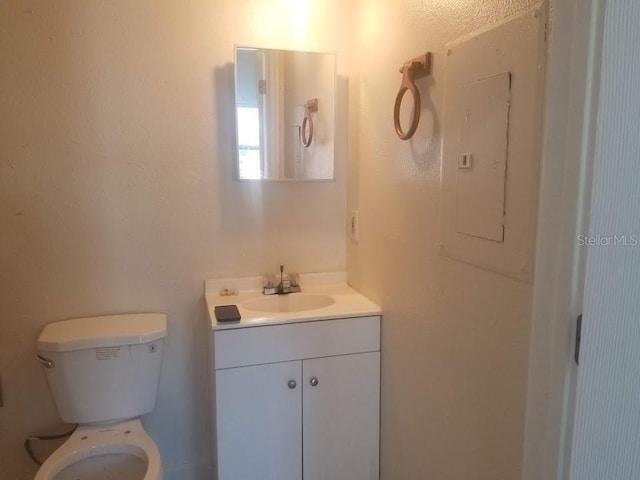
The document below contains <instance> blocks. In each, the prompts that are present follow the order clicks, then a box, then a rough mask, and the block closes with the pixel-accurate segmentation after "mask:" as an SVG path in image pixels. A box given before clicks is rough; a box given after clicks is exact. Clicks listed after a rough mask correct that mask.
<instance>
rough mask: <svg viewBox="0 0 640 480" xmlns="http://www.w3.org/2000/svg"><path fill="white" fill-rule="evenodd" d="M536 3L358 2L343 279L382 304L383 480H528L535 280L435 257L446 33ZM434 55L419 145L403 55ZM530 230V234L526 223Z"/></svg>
mask: <svg viewBox="0 0 640 480" xmlns="http://www.w3.org/2000/svg"><path fill="white" fill-rule="evenodd" d="M533 3H534V2H529V1H526V0H522V1H517V2H502V1H497V0H496V1H491V2H488V1H484V0H475V1H444V2H435V1H434V2H416V1H413V0H377V1H369V0H361V1H358V2H357V8H356V10H355V12H354V18H358V19H359V20H360V21H359V22H358V23H357V29H356V32H355V34H354V39H355V41H354V43H353V45H352V49H353V58H354V63H353V65H352V71H353V72H354V73H353V75H352V77H351V89H350V96H349V98H350V102H351V103H350V116H351V121H352V124H353V126H354V130H353V131H354V132H356V133H354V135H352V137H354V138H352V142H351V143H350V162H349V184H348V208H349V209H350V210H351V209H358V210H359V219H360V242H359V243H358V244H353V243H350V244H349V246H348V270H349V279H350V281H351V282H352V283H353V285H354V286H356V287H357V288H359V289H360V290H361V291H362V292H363V293H365V294H367V295H369V296H370V297H371V298H372V299H374V300H376V301H377V302H379V303H380V304H381V306H382V309H383V311H384V326H383V339H382V342H383V365H382V367H383V378H382V382H383V388H382V478H383V479H384V480H423V479H437V480H444V479H451V480H458V479H462V478H466V479H475V480H495V479H501V480H507V479H509V480H513V479H517V478H520V470H521V463H522V462H521V458H522V448H523V431H524V419H525V415H524V413H525V402H526V390H527V358H528V345H529V330H530V304H531V286H530V285H529V284H526V283H523V282H520V281H515V280H511V279H508V278H505V277H502V276H499V275H496V274H493V273H489V272H486V271H483V270H480V269H477V268H475V267H473V266H470V265H466V264H464V263H460V262H457V261H454V260H450V259H448V258H445V257H442V256H438V250H439V245H438V244H439V238H440V234H439V208H440V153H441V152H440V145H441V140H442V138H441V133H440V132H441V126H442V120H443V119H442V112H443V100H444V92H443V85H444V74H445V72H444V65H445V62H446V60H445V58H446V53H445V50H444V44H445V43H446V42H449V41H452V40H454V39H456V38H458V37H460V36H462V35H464V34H467V33H469V32H471V31H474V30H476V29H479V28H481V27H484V26H486V25H488V24H490V23H492V22H494V21H497V20H500V19H502V18H503V17H504V16H506V15H509V14H511V13H514V12H516V11H519V10H521V9H522V8H524V7H527V6H529V5H531V4H533ZM427 50H430V51H432V52H434V71H433V75H432V76H431V77H430V78H429V79H427V80H422V81H420V88H421V92H422V94H423V105H425V109H424V111H423V116H422V119H421V125H420V127H419V129H418V132H417V134H416V136H415V138H414V140H412V141H411V142H403V141H400V140H399V139H398V138H397V137H396V135H395V132H394V129H393V120H392V108H393V102H394V99H395V95H396V92H397V90H398V88H399V85H400V74H399V73H398V68H399V67H400V65H401V64H402V63H403V62H404V61H406V60H408V59H410V58H413V57H415V56H417V55H419V54H421V53H424V52H425V51H427ZM530 233H531V234H532V235H534V233H535V232H533V231H532V232H530Z"/></svg>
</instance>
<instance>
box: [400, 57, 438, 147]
mask: <svg viewBox="0 0 640 480" xmlns="http://www.w3.org/2000/svg"><path fill="white" fill-rule="evenodd" d="M400 73H402V82H401V83H400V90H398V95H397V96H396V103H395V105H394V107H393V124H394V127H395V129H396V134H397V135H398V137H400V139H401V140H409V139H410V138H411V137H413V135H414V133H416V130H417V129H418V124H419V123H420V110H421V101H420V92H419V91H418V87H417V86H416V79H417V78H422V77H425V76H427V75H429V73H431V53H430V52H427V53H426V54H425V55H421V56H420V57H417V58H414V59H413V60H409V61H408V62H407V63H405V64H404V65H403V66H402V67H401V68H400ZM407 91H409V92H411V96H412V97H413V120H412V122H411V126H410V127H409V130H408V131H407V132H405V131H404V130H403V129H402V125H400V107H401V105H402V98H403V97H404V94H405V93H407Z"/></svg>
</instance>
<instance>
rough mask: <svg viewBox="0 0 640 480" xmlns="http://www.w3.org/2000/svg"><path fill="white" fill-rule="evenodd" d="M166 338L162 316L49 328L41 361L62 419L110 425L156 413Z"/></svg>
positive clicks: (96, 320) (114, 318) (43, 336)
mask: <svg viewBox="0 0 640 480" xmlns="http://www.w3.org/2000/svg"><path fill="white" fill-rule="evenodd" d="M166 335H167V318H166V315H164V314H161V313H142V314H127V315H108V316H103V317H90V318H77V319H73V320H63V321H60V322H54V323H50V324H48V325H46V326H45V327H44V330H43V331H42V333H41V334H40V338H39V339H38V358H39V360H40V362H41V363H43V364H44V365H45V367H46V368H45V372H46V375H47V380H48V381H49V387H50V388H51V393H52V395H53V399H54V402H55V404H56V407H57V409H58V412H59V413H60V417H61V418H62V420H63V421H65V422H68V423H94V422H108V421H112V420H120V419H125V418H133V417H137V416H139V415H142V414H144V413H147V412H150V411H151V410H153V407H154V405H155V401H156V393H157V391H158V382H159V379H160V368H161V365H162V350H163V345H164V338H165V337H166Z"/></svg>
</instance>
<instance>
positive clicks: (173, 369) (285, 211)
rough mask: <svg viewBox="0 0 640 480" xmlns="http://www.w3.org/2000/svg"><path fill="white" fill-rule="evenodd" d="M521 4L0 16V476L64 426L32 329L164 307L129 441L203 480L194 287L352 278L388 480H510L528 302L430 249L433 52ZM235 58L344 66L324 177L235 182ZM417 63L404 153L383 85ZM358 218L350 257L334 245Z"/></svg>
mask: <svg viewBox="0 0 640 480" xmlns="http://www.w3.org/2000/svg"><path fill="white" fill-rule="evenodd" d="M352 3H353V6H354V8H355V11H353V12H350V11H349V8H351V4H352ZM530 3H532V2H531V1H527V0H519V1H516V2H505V1H502V0H494V1H491V2H487V1H482V0H473V1H453V0H452V1H438V2H436V1H428V2H417V1H414V0H368V1H365V0H354V1H353V2H350V3H347V2H345V1H343V0H331V1H323V2H311V1H309V2H303V1H297V2H284V1H283V2H271V1H268V0H254V1H237V0H224V1H215V2H214V1H207V0H195V1H191V2H175V1H168V0H164V1H153V2H151V1H142V0H141V1H124V0H117V1H110V2H99V1H96V0H85V1H82V2H77V1H72V0H66V1H59V2H49V1H45V0H40V1H35V0H34V1H26V0H24V1H19V0H15V1H11V2H4V3H2V4H0V58H1V59H2V73H1V74H0V315H1V317H0V375H2V379H3V385H4V390H5V405H4V407H3V408H0V466H1V471H2V473H3V475H5V476H6V477H7V478H15V479H23V478H24V479H26V478H31V475H32V474H33V472H34V471H35V468H34V465H32V464H31V463H30V461H29V460H28V459H27V457H26V455H25V454H24V453H23V451H22V440H23V438H24V436H26V435H27V434H30V433H33V432H36V431H41V430H42V429H47V428H55V427H57V425H58V423H57V417H56V414H55V411H54V408H53V405H52V403H51V399H50V396H49V393H48V390H47V387H46V383H45V381H44V377H43V374H42V372H41V369H40V367H39V365H38V364H37V363H36V362H35V361H34V360H33V354H34V347H35V340H36V338H37V335H38V334H39V331H40V329H41V328H42V325H44V324H45V323H47V322H50V321H53V320H58V319H62V318H70V317H75V316H82V315H93V314H102V313H114V312H124V311H145V310H159V311H166V312H167V313H168V315H169V338H168V348H167V351H166V352H167V355H166V358H165V365H164V371H163V375H162V384H161V387H160V392H159V398H158V404H157V407H156V410H155V411H154V412H153V413H152V414H150V415H148V416H147V417H146V418H145V424H146V425H147V427H148V430H149V431H150V433H151V434H152V435H153V436H154V438H155V439H156V440H157V442H158V444H159V445H160V448H161V450H162V454H163V456H164V458H165V463H166V464H167V466H168V469H169V472H168V473H169V475H168V478H195V475H196V474H197V472H198V471H202V472H205V471H206V464H207V462H208V432H207V423H208V422H207V416H208V411H207V404H206V375H205V368H206V365H205V358H206V356H205V344H204V336H203V335H202V332H203V328H204V326H203V324H204V316H205V314H204V308H203V304H202V281H203V280H204V279H205V278H209V277H215V276H228V275H247V274H257V273H260V272H262V271H265V270H274V269H275V268H277V265H278V264H280V263H284V264H285V265H287V266H290V267H291V268H292V269H295V270H298V271H329V270H336V269H344V268H345V266H346V264H347V263H348V269H349V277H350V280H351V282H352V283H353V284H354V285H355V286H356V287H358V288H360V289H361V290H362V291H363V292H364V293H365V294H368V295H369V296H371V297H372V298H373V299H374V300H376V301H378V302H379V303H380V304H381V305H382V306H383V309H384V311H385V319H384V331H383V397H382V401H383V404H382V407H383V411H382V422H383V423H382V461H383V464H382V472H383V478H384V480H396V479H397V480H412V479H416V480H417V479H420V480H422V479H424V478H433V479H438V480H441V479H452V480H457V479H460V478H471V479H478V480H484V479H487V480H489V479H491V480H493V479H501V480H502V479H515V478H518V476H519V470H520V463H521V453H522V434H523V425H524V406H525V405H524V402H525V393H526V381H527V375H526V374H527V371H526V364H527V349H528V338H529V316H530V312H529V310H530V307H529V305H530V300H531V288H530V286H529V285H528V284H525V283H521V282H517V281H513V280H509V279H506V278H504V277H501V276H498V275H494V274H491V273H487V272H485V271H482V270H478V269H476V268H474V267H471V266H468V265H465V264H462V263H459V262H455V261H452V260H448V259H446V258H443V257H439V256H438V255H437V251H438V238H439V233H438V228H439V227H438V225H439V221H438V216H439V175H440V142H441V138H440V131H439V125H440V122H441V119H440V118H439V115H440V114H441V112H442V103H443V91H442V87H441V86H442V84H443V78H444V77H443V73H444V72H443V61H442V59H443V56H444V52H443V48H444V47H443V46H444V43H445V42H447V41H450V40H453V39H455V38H457V37H459V36H461V35H463V34H465V33H468V32H470V31H472V30H475V29H477V28H479V27H482V26H484V25H487V24H489V23H491V22H493V21H495V20H498V19H501V18H502V17H503V16H505V15H507V14H509V13H513V12H514V11H517V10H519V9H520V8H522V7H525V6H527V5H528V4H530ZM287 4H289V5H290V6H292V9H293V11H294V13H295V14H296V15H297V16H298V18H297V19H296V21H295V22H290V21H289V11H288V10H287V8H286V5H287ZM311 4H313V5H311ZM345 4H348V5H350V7H349V8H347V7H346V6H345ZM309 5H311V6H309ZM307 7H308V8H310V9H311V10H309V11H307ZM350 15H352V16H351V18H353V22H352V23H348V20H349V17H350ZM305 25H306V26H307V28H306V29H305V28H304V27H305ZM234 43H240V44H248V45H260V46H266V47H272V48H296V49H307V50H315V51H335V52H338V74H339V81H338V86H339V101H340V100H342V102H343V103H342V105H343V108H342V110H339V111H338V126H339V127H342V128H339V132H342V133H338V139H337V146H338V148H337V158H338V162H337V169H336V178H337V180H336V181H335V182H322V183H313V184H295V183H293V184H254V183H246V182H245V183H238V182H235V181H233V180H232V167H231V161H232V159H233V127H232V125H233V123H232V106H233V103H232V102H233V97H232V82H233V76H232V75H233V74H232V66H231V65H232V64H231V62H232V60H233V57H232V52H233V44H234ZM349 49H351V50H352V51H353V54H354V55H353V59H354V60H353V61H350V59H349V57H350V51H349ZM427 49H428V50H431V51H433V52H434V53H435V63H434V75H433V77H432V78H431V79H429V80H428V81H427V82H426V83H423V84H422V86H421V88H422V89H423V90H422V91H423V92H424V91H425V90H426V91H428V94H427V95H425V100H426V103H427V108H429V109H433V112H434V114H433V115H432V116H430V115H429V114H426V113H425V115H424V116H423V121H422V124H421V126H420V129H419V131H418V134H417V138H416V140H415V141H414V142H413V143H408V142H401V141H399V140H398V139H397V138H396V137H395V134H394V132H393V126H392V121H391V107H392V105H393V100H394V98H395V94H396V91H397V88H398V86H399V80H400V76H399V74H398V71H397V69H398V67H399V66H400V64H401V63H402V62H403V61H405V60H406V59H408V58H411V57H413V56H415V55H417V54H419V53H422V52H424V51H425V50H427ZM347 66H348V68H347ZM347 77H348V78H349V81H348V83H349V112H348V120H349V123H350V136H351V141H350V143H349V158H350V161H349V167H348V168H349V171H348V172H347V167H346V156H347V155H346V154H347V138H346V134H345V133H344V131H345V130H346V128H345V127H346V123H347V112H346V107H344V105H345V101H346V88H347V87H346V86H347ZM347 173H348V175H349V179H350V180H349V184H348V185H347V184H346V176H347ZM346 192H348V201H349V208H347V207H346V200H345V196H346ZM351 208H357V209H359V211H360V222H361V225H360V237H361V240H360V243H359V244H358V245H354V244H349V243H347V242H346V240H345V235H344V218H345V213H346V212H347V211H348V210H349V209H351ZM345 244H346V245H345ZM347 254H348V262H347V260H346V256H347ZM199 466H203V468H202V469H199ZM182 467H184V469H183V470H180V469H181V468H182ZM172 472H173V473H172Z"/></svg>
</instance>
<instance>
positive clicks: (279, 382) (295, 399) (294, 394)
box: [210, 315, 380, 480]
mask: <svg viewBox="0 0 640 480" xmlns="http://www.w3.org/2000/svg"><path fill="white" fill-rule="evenodd" d="M211 346H212V347H213V348H212V349H211V350H210V351H211V352H212V358H211V362H212V365H213V369H212V371H211V372H212V373H211V377H212V378H211V381H212V386H213V394H212V397H213V399H215V402H214V409H215V415H214V429H215V430H214V431H215V438H214V469H215V471H216V472H217V477H215V478H217V479H218V480H247V479H261V480H302V479H303V478H304V480H320V479H323V480H345V479H349V480H376V479H377V478H378V475H379V473H378V470H379V423H380V422H379V410H380V317H379V316H375V315H374V316H364V317H354V318H343V319H330V320H314V321H304V322H290V323H285V324H278V325H264V326H246V327H241V328H224V329H219V330H216V329H214V330H212V338H211Z"/></svg>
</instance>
